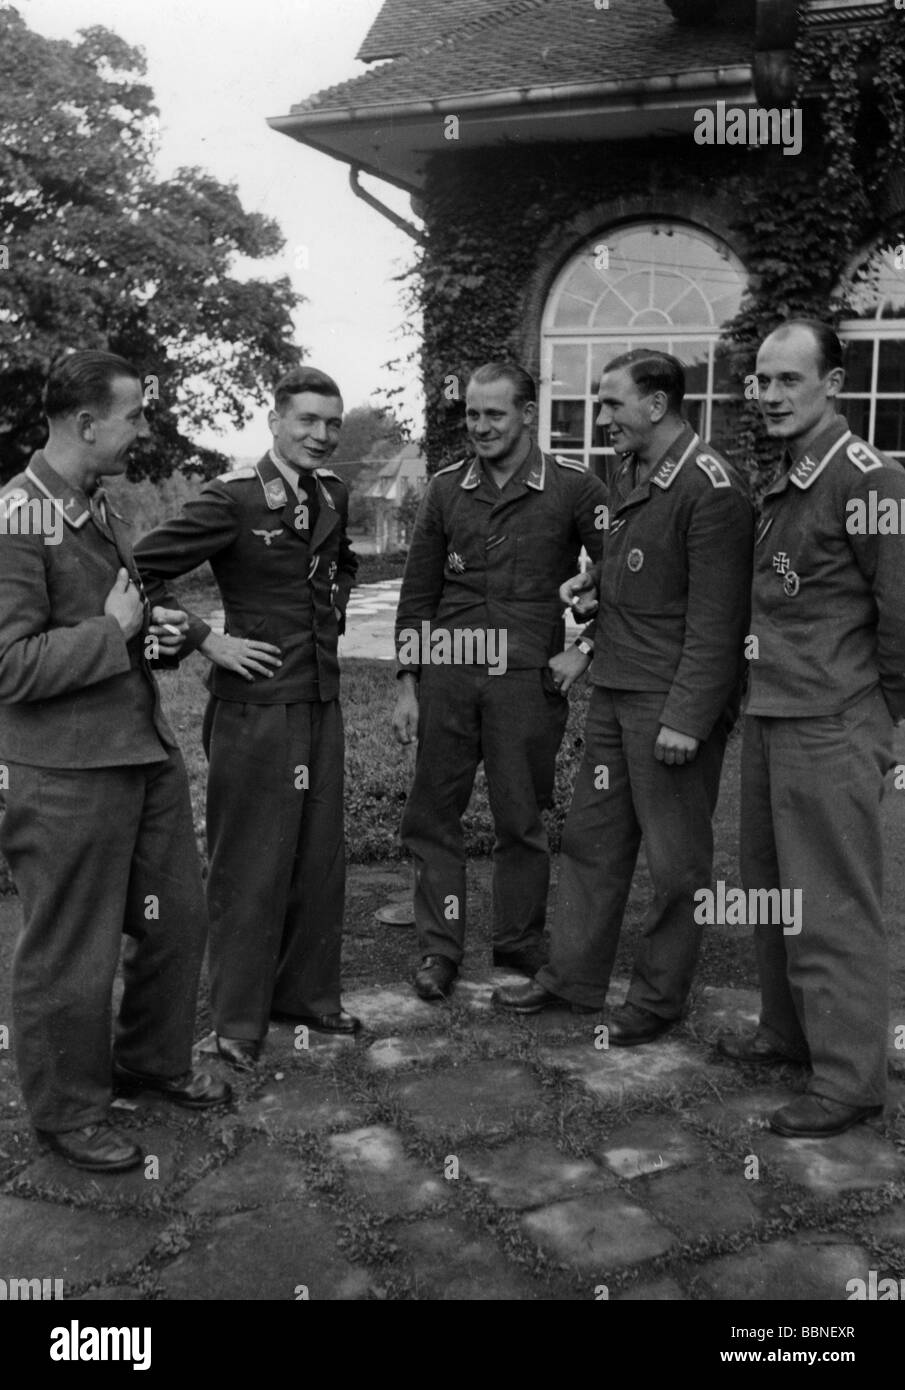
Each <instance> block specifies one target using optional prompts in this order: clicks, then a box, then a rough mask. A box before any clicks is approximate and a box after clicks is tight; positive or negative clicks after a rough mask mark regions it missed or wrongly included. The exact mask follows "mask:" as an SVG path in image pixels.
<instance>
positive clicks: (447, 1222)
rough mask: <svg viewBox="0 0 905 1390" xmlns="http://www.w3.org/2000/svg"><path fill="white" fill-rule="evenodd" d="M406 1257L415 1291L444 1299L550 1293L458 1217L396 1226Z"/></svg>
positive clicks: (531, 1296)
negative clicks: (457, 1218)
mask: <svg viewBox="0 0 905 1390" xmlns="http://www.w3.org/2000/svg"><path fill="white" fill-rule="evenodd" d="M392 1236H393V1241H394V1243H395V1244H396V1245H397V1246H398V1248H399V1250H400V1251H401V1252H402V1254H403V1255H404V1256H406V1257H407V1262H408V1264H409V1267H410V1270H411V1279H412V1284H413V1288H414V1291H415V1294H416V1296H417V1297H418V1298H421V1299H430V1300H432V1301H439V1300H442V1301H444V1302H447V1301H452V1300H459V1299H467V1300H469V1301H472V1300H474V1301H478V1300H480V1301H481V1302H490V1301H495V1302H499V1301H501V1300H514V1299H517V1300H519V1301H523V1300H526V1299H539V1298H543V1299H546V1298H548V1297H549V1293H548V1292H547V1290H546V1289H545V1288H544V1286H543V1285H542V1284H540V1283H534V1282H533V1281H532V1280H531V1279H530V1278H529V1277H528V1276H527V1275H526V1274H523V1273H522V1272H521V1271H520V1270H519V1268H518V1266H516V1265H513V1264H511V1263H510V1262H509V1261H508V1260H507V1259H506V1257H505V1256H504V1255H503V1254H502V1253H501V1252H500V1251H499V1250H498V1248H497V1247H496V1245H495V1244H494V1243H493V1241H492V1240H490V1238H489V1237H488V1236H485V1235H479V1234H477V1233H476V1232H475V1231H473V1230H471V1228H470V1227H469V1226H468V1225H466V1223H465V1222H463V1221H459V1220H456V1219H455V1218H441V1219H438V1220H434V1221H418V1222H416V1223H415V1224H414V1225H411V1226H400V1227H397V1228H395V1229H394V1230H393V1231H392Z"/></svg>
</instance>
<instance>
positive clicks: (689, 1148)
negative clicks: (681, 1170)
mask: <svg viewBox="0 0 905 1390" xmlns="http://www.w3.org/2000/svg"><path fill="white" fill-rule="evenodd" d="M707 1155H708V1149H707V1146H706V1144H704V1143H703V1142H702V1141H701V1140H699V1139H698V1138H697V1137H696V1136H695V1135H693V1134H691V1133H690V1132H689V1131H688V1130H685V1129H682V1127H681V1126H680V1125H678V1124H674V1123H672V1122H671V1121H670V1120H669V1119H667V1118H665V1117H664V1116H661V1115H656V1116H654V1115H645V1116H642V1117H641V1118H640V1119H638V1120H633V1121H632V1122H631V1123H630V1124H627V1125H621V1126H620V1127H619V1129H617V1130H614V1131H613V1133H612V1134H610V1135H608V1136H607V1138H606V1140H605V1141H604V1142H603V1143H602V1144H601V1146H600V1148H599V1149H598V1150H597V1153H596V1155H595V1157H597V1158H599V1159H600V1161H601V1162H602V1163H605V1164H606V1165H607V1166H608V1168H610V1169H611V1170H612V1171H613V1172H614V1173H616V1174H617V1175H618V1176H619V1177H620V1178H637V1177H640V1176H641V1175H642V1174H643V1173H660V1172H663V1170H664V1169H665V1168H677V1167H685V1166H687V1165H688V1164H689V1163H700V1162H703V1161H704V1160H706V1158H707Z"/></svg>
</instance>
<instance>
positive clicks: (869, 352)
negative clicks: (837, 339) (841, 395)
mask: <svg viewBox="0 0 905 1390" xmlns="http://www.w3.org/2000/svg"><path fill="white" fill-rule="evenodd" d="M873 360H874V344H873V339H870V340H868V341H867V342H865V341H864V339H863V338H852V339H850V340H849V342H848V343H847V344H846V348H845V357H844V358H843V361H844V362H845V389H846V391H869V390H870V377H871V370H872V368H873Z"/></svg>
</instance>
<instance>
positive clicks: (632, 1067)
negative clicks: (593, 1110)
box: [540, 1035, 720, 1101]
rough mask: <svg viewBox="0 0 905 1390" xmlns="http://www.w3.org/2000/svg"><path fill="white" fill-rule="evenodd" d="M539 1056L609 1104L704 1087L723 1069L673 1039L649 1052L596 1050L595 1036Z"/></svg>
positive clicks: (639, 1049) (643, 1049) (543, 1050)
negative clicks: (585, 1041) (626, 1098)
mask: <svg viewBox="0 0 905 1390" xmlns="http://www.w3.org/2000/svg"><path fill="white" fill-rule="evenodd" d="M540 1056H541V1059H542V1061H543V1062H545V1063H547V1064H548V1065H549V1066H554V1067H561V1068H562V1069H563V1070H565V1071H567V1072H568V1073H569V1075H570V1076H572V1077H573V1078H574V1079H575V1080H576V1081H580V1082H582V1083H583V1084H584V1085H585V1086H587V1088H588V1090H589V1091H592V1092H593V1094H594V1095H595V1096H599V1097H600V1098H601V1099H603V1100H610V1101H618V1100H620V1099H622V1098H623V1097H627V1096H638V1095H643V1096H646V1097H649V1096H652V1095H657V1094H658V1093H662V1092H663V1091H668V1090H686V1089H691V1088H692V1087H700V1086H702V1084H703V1082H704V1080H705V1078H710V1079H711V1080H713V1081H716V1080H718V1079H719V1075H720V1073H719V1068H717V1067H714V1066H710V1065H709V1064H708V1063H707V1062H704V1061H703V1060H702V1058H701V1053H700V1050H699V1049H695V1048H694V1047H692V1046H690V1045H689V1044H687V1043H682V1042H677V1041H674V1040H670V1039H667V1040H666V1041H664V1042H658V1043H655V1044H652V1045H651V1046H649V1047H622V1048H618V1047H610V1048H601V1049H597V1048H596V1047H595V1046H594V1041H593V1035H590V1036H589V1039H588V1042H587V1043H586V1044H584V1045H582V1044H580V1043H579V1044H575V1045H573V1046H571V1047H561V1048H556V1049H553V1048H550V1047H542V1048H541V1052H540Z"/></svg>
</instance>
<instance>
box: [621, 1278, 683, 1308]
mask: <svg viewBox="0 0 905 1390" xmlns="http://www.w3.org/2000/svg"><path fill="white" fill-rule="evenodd" d="M613 1297H614V1299H615V1301H616V1302H617V1303H676V1302H683V1301H684V1302H687V1301H688V1294H686V1293H683V1291H682V1287H681V1285H680V1284H677V1283H676V1281H675V1279H653V1280H651V1282H650V1283H649V1284H633V1285H632V1287H631V1288H630V1289H626V1291H625V1293H617V1294H615V1295H614V1296H613Z"/></svg>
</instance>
